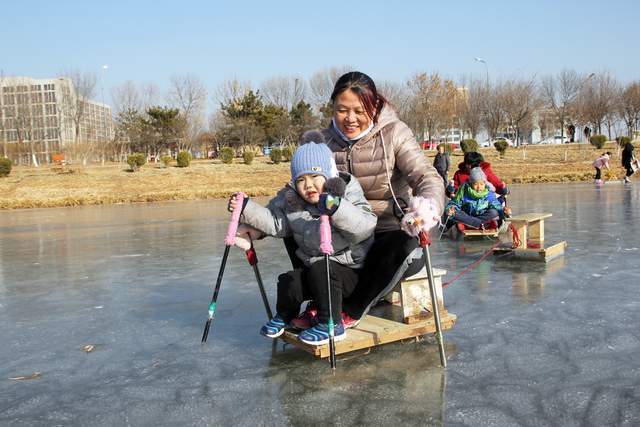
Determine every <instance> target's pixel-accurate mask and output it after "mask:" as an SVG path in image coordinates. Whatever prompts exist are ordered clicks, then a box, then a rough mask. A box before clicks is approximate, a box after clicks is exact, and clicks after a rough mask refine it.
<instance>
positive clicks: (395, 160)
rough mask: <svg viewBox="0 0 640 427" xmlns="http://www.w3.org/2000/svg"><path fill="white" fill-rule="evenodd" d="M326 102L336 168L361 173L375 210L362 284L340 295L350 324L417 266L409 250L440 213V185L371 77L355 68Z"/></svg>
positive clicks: (358, 175) (327, 136)
mask: <svg viewBox="0 0 640 427" xmlns="http://www.w3.org/2000/svg"><path fill="white" fill-rule="evenodd" d="M331 102H332V103H333V118H332V121H331V125H330V126H329V128H327V129H324V130H322V135H323V137H324V138H323V139H324V142H325V143H326V144H327V145H328V146H329V148H330V149H331V151H333V152H334V158H335V161H336V165H337V167H338V170H340V171H346V172H349V173H351V174H352V175H354V176H355V177H356V178H357V179H358V181H359V182H360V185H361V186H362V189H363V190H364V195H365V198H366V199H367V200H368V201H369V203H370V204H371V206H372V208H373V212H374V213H375V214H376V215H377V216H378V224H377V226H376V230H375V236H374V243H373V246H372V247H371V249H370V251H369V253H368V254H367V257H366V260H365V264H364V267H363V269H362V270H361V277H360V279H359V284H358V286H357V287H356V289H355V290H354V292H353V293H352V294H351V296H350V297H349V298H348V299H345V300H344V301H343V306H344V311H345V314H346V315H345V316H344V320H345V326H346V327H349V326H353V325H355V323H357V321H359V319H360V318H362V316H363V315H364V314H366V312H367V311H368V310H369V308H370V307H371V306H372V305H373V304H374V303H376V302H377V301H378V300H379V299H380V298H382V297H383V296H384V295H385V294H386V293H388V292H389V291H390V290H391V288H393V287H394V286H395V285H396V284H397V283H398V281H400V279H402V277H406V276H410V275H412V274H415V273H417V272H418V271H419V270H420V269H421V268H422V266H423V263H422V259H416V260H414V259H413V258H412V257H410V255H411V254H412V253H413V252H414V250H415V249H416V248H417V247H418V240H417V238H416V236H417V235H418V233H419V231H420V230H423V229H424V230H429V229H430V228H432V227H433V226H435V225H436V224H437V222H438V219H439V218H440V216H441V215H442V212H443V210H444V186H443V185H442V178H441V177H440V175H439V174H438V172H437V171H436V170H435V169H434V168H433V166H431V165H430V164H429V163H428V161H427V158H426V156H425V155H424V153H423V152H422V149H421V148H420V146H419V145H418V143H417V142H416V140H415V138H414V136H413V133H412V132H411V130H410V129H409V127H408V126H407V125H406V124H404V123H403V122H402V121H400V119H398V116H397V114H396V112H395V111H394V110H393V108H392V107H391V106H390V105H389V103H388V102H387V101H386V100H385V98H384V97H383V96H382V95H380V94H379V93H378V92H377V90H376V86H375V84H374V82H373V80H372V79H371V78H370V77H369V76H367V75H366V74H363V73H361V72H357V71H354V72H349V73H347V74H345V75H343V76H342V77H340V78H339V79H338V81H337V82H336V84H335V87H334V90H333V93H332V94H331ZM312 132H313V131H312ZM315 134H317V131H316V132H315ZM304 140H305V137H303V141H304ZM316 142H317V141H316ZM412 195H413V196H415V197H412ZM401 227H402V228H401Z"/></svg>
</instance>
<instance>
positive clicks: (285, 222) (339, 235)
mask: <svg viewBox="0 0 640 427" xmlns="http://www.w3.org/2000/svg"><path fill="white" fill-rule="evenodd" d="M339 178H341V179H343V180H344V181H345V182H346V183H347V186H346V189H345V194H344V196H343V197H342V198H341V200H340V205H339V206H338V209H337V210H336V211H335V212H334V214H333V215H332V216H331V217H330V223H331V240H332V244H333V250H334V253H333V255H332V256H331V257H330V259H332V260H334V261H336V262H338V263H340V264H342V265H345V266H349V267H351V268H361V267H362V265H363V262H364V258H365V256H366V255H367V252H368V251H369V248H370V247H371V244H372V243H373V231H374V230H375V228H376V222H377V217H376V216H375V214H374V213H373V212H372V209H371V205H370V204H369V202H367V199H365V198H364V193H363V191H362V187H360V184H359V183H358V180H357V179H355V178H354V177H353V176H352V175H350V174H349V173H345V172H340V176H339ZM242 215H243V221H242V222H244V223H245V224H248V225H251V226H252V227H254V228H257V229H259V230H261V231H262V232H264V233H265V234H267V235H269V236H274V237H280V238H284V237H291V236H292V237H293V238H294V239H295V241H296V243H297V244H298V250H297V251H296V255H297V256H298V258H300V259H301V260H302V261H303V262H304V264H305V265H306V266H310V265H311V264H313V263H314V262H316V261H319V260H321V259H323V257H324V254H323V253H322V252H320V220H319V219H320V211H319V210H318V208H317V207H316V205H312V204H309V203H307V202H305V201H304V199H303V198H302V197H300V195H299V194H298V193H297V192H296V190H295V189H294V188H293V187H292V186H291V185H290V184H288V185H287V186H285V187H284V188H283V189H282V190H280V191H279V192H278V194H277V195H276V196H275V197H274V198H273V199H271V201H269V203H268V205H267V207H263V206H260V205H259V204H257V203H255V202H253V201H252V200H251V199H249V201H248V202H247V205H246V206H245V208H244V210H243V213H242Z"/></svg>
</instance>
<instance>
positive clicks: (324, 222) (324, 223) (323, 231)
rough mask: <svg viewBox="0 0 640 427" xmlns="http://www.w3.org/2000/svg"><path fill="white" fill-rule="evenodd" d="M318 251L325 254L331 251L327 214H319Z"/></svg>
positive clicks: (329, 226) (329, 253)
mask: <svg viewBox="0 0 640 427" xmlns="http://www.w3.org/2000/svg"><path fill="white" fill-rule="evenodd" d="M320 252H322V253H323V254H326V255H331V254H332V253H333V246H332V245H331V225H330V224H329V216H327V215H320Z"/></svg>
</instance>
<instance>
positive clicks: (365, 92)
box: [331, 71, 387, 123]
mask: <svg viewBox="0 0 640 427" xmlns="http://www.w3.org/2000/svg"><path fill="white" fill-rule="evenodd" d="M348 89H351V90H352V91H353V93H355V94H356V95H357V96H358V99H360V102H362V105H363V106H364V110H365V111H366V112H367V115H368V116H369V117H371V120H372V121H373V123H377V122H378V116H379V115H380V111H382V107H383V106H384V104H385V103H386V102H387V100H386V99H385V98H384V96H382V95H380V94H379V93H378V90H377V89H376V84H375V83H374V82H373V80H372V79H371V77H369V76H367V75H366V74H365V73H361V72H360V71H350V72H348V73H347V74H343V75H342V77H340V78H339V79H338V81H337V82H336V84H335V86H334V88H333V93H332V94H331V102H332V103H335V102H336V98H337V97H338V95H340V94H341V93H342V92H344V91H345V90H348Z"/></svg>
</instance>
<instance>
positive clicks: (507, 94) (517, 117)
mask: <svg viewBox="0 0 640 427" xmlns="http://www.w3.org/2000/svg"><path fill="white" fill-rule="evenodd" d="M500 96H501V98H502V101H501V104H502V109H503V111H504V115H505V118H506V120H507V125H508V126H509V127H510V128H511V129H514V130H515V143H516V144H518V145H519V144H520V143H521V133H522V127H523V125H525V124H530V123H531V117H532V116H533V114H534V113H535V111H536V109H537V108H538V106H539V105H540V102H539V98H538V96H537V94H536V90H535V82H534V79H533V78H531V79H529V80H521V79H511V80H507V81H506V82H504V83H503V84H502V87H501V94H500ZM525 127H529V126H525Z"/></svg>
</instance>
